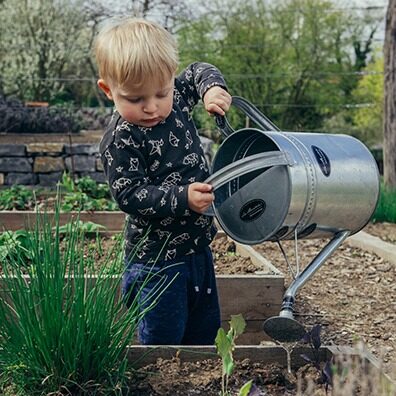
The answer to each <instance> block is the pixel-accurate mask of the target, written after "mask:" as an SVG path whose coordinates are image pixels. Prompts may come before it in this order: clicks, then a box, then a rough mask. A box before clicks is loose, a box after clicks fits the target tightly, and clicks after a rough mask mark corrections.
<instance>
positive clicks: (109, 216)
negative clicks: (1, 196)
mask: <svg viewBox="0 0 396 396" xmlns="http://www.w3.org/2000/svg"><path fill="white" fill-rule="evenodd" d="M43 214H44V213H43V212H40V216H42V215H43ZM46 215H47V216H48V218H49V219H50V221H53V218H54V213H53V212H50V211H48V213H47V214H46ZM36 216H37V213H36V212H35V211H32V210H2V211H0V230H1V231H3V230H9V231H16V230H21V229H25V228H26V229H32V228H34V225H35V223H36ZM125 216H126V215H125V213H124V212H120V211H98V212H86V211H81V212H74V211H73V212H67V213H66V212H65V213H60V218H59V224H60V225H64V224H66V223H68V222H70V221H71V220H72V219H74V220H75V219H77V218H78V219H79V220H81V221H91V222H93V223H96V224H101V225H103V226H104V227H106V231H107V232H109V233H112V232H121V231H122V230H123V229H124V223H125Z"/></svg>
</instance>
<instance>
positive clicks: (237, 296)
mask: <svg viewBox="0 0 396 396" xmlns="http://www.w3.org/2000/svg"><path fill="white" fill-rule="evenodd" d="M217 286H218V291H219V299H220V304H221V305H223V306H224V307H227V309H224V315H225V316H223V317H229V316H230V315H235V314H238V313H243V315H244V317H245V318H246V319H262V318H264V317H268V316H272V314H274V313H275V312H276V313H279V309H280V305H281V302H282V298H283V292H284V278H283V277H280V276H272V277H268V276H266V275H240V276H236V275H235V276H234V275H219V276H218V277H217Z"/></svg>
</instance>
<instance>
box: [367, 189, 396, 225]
mask: <svg viewBox="0 0 396 396" xmlns="http://www.w3.org/2000/svg"><path fill="white" fill-rule="evenodd" d="M372 221H374V222H382V221H387V222H389V223H396V189H391V188H387V187H385V186H384V184H383V183H381V191H380V198H379V201H378V205H377V208H376V209H375V212H374V214H373V216H372Z"/></svg>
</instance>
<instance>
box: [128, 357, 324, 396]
mask: <svg viewBox="0 0 396 396" xmlns="http://www.w3.org/2000/svg"><path fill="white" fill-rule="evenodd" d="M147 373H151V375H150V374H149V375H147ZM297 375H298V376H301V377H302V378H304V380H305V381H306V382H307V383H310V384H314V383H315V384H316V385H315V386H314V389H315V393H311V392H310V393H307V394H309V395H316V396H325V395H326V392H325V388H324V386H323V385H321V384H318V382H320V379H319V375H318V372H317V370H315V369H314V368H313V367H310V366H308V365H307V366H304V367H302V368H301V369H299V371H298V372H297V373H296V372H294V373H292V374H289V373H288V372H287V370H286V369H285V368H282V367H279V366H277V365H273V364H271V365H270V364H267V365H263V364H258V363H251V362H250V361H249V360H248V359H245V360H242V361H237V362H236V368H235V371H234V373H233V374H232V376H231V378H230V382H229V385H228V388H229V390H230V391H231V392H230V394H231V395H237V394H238V391H239V389H240V388H241V387H242V386H243V385H244V384H245V383H246V382H248V381H249V380H253V383H254V386H255V388H256V389H255V390H256V393H254V395H257V396H259V395H271V396H285V395H289V396H292V395H297V394H298V393H297ZM129 390H130V391H132V393H133V394H138V395H139V396H192V395H205V396H218V395H219V392H220V390H221V361H220V360H204V361H201V362H197V363H186V362H184V363H181V362H180V360H179V359H178V358H174V359H173V360H162V359H158V360H157V363H156V364H152V365H149V366H146V367H145V368H144V371H143V373H142V375H141V376H138V377H137V381H136V382H134V383H132V384H131V386H130V388H129Z"/></svg>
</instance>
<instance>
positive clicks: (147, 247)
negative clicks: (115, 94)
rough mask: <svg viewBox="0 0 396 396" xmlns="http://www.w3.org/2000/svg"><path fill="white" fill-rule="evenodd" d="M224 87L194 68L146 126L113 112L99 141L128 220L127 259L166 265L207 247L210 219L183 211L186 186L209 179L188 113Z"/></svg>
mask: <svg viewBox="0 0 396 396" xmlns="http://www.w3.org/2000/svg"><path fill="white" fill-rule="evenodd" d="M215 85H217V86H221V87H223V88H225V89H226V84H225V81H224V79H223V77H222V75H221V73H220V72H219V71H218V70H217V69H216V68H215V67H214V66H212V65H209V64H207V63H198V62H197V63H193V64H191V65H190V66H188V67H187V68H186V69H185V70H184V71H183V72H182V73H181V74H180V75H179V76H178V77H176V79H175V88H174V95H173V107H172V111H171V113H170V115H169V116H168V117H167V119H166V120H164V121H162V122H161V123H159V124H158V125H156V126H155V127H152V128H146V127H141V126H137V125H134V124H131V123H128V122H127V121H125V120H124V119H123V118H122V117H121V116H120V114H119V113H118V112H117V111H114V113H113V116H112V118H111V120H110V123H109V125H108V127H107V129H106V131H105V133H104V136H103V138H102V140H101V143H100V154H101V159H102V162H103V166H104V171H105V174H106V177H107V179H108V183H109V186H110V190H111V193H112V195H113V197H114V199H115V200H116V202H117V203H118V205H119V207H120V209H121V210H122V211H124V212H125V213H127V214H128V216H127V224H126V229H125V237H126V251H125V254H126V257H130V258H131V259H132V260H133V261H138V262H153V261H155V260H156V259H159V260H172V259H175V258H177V257H180V256H183V255H186V254H191V253H194V252H196V251H198V250H200V249H202V248H203V247H205V246H207V245H209V244H210V242H211V241H212V239H213V237H214V235H215V232H216V229H215V227H214V226H213V222H212V218H211V217H209V216H206V215H202V214H199V213H196V212H194V211H192V210H191V209H189V207H188V199H187V189H188V185H189V184H191V183H193V182H203V181H204V180H205V179H206V178H207V177H208V176H209V169H208V165H207V163H206V160H205V156H204V153H203V148H202V144H201V141H200V139H199V136H198V132H197V130H196V127H195V125H194V122H193V120H192V117H191V111H192V110H193V108H194V106H195V105H196V104H197V103H198V101H199V99H202V98H203V96H204V94H205V93H206V91H207V90H208V89H209V88H211V87H213V86H215Z"/></svg>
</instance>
